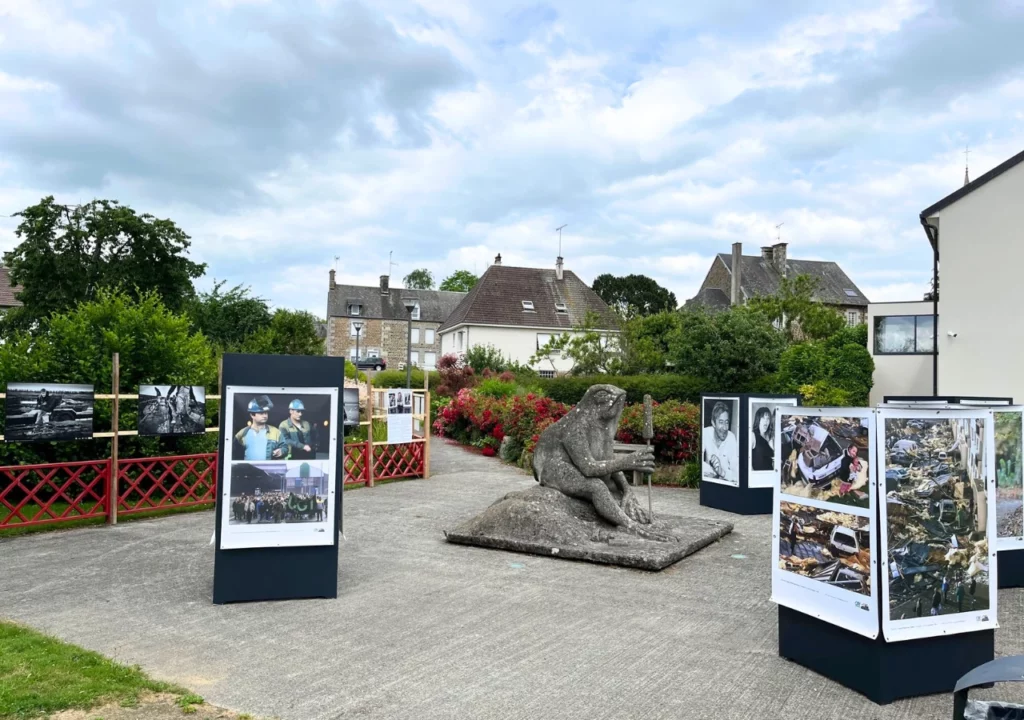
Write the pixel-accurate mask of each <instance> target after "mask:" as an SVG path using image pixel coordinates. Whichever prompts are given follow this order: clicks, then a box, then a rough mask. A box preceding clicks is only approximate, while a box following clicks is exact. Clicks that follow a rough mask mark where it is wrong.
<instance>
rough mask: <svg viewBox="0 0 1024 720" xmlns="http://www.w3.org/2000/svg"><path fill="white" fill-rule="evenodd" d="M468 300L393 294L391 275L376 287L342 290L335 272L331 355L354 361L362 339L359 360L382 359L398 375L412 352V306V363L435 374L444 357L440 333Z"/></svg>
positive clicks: (438, 293) (330, 294)
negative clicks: (433, 371)
mask: <svg viewBox="0 0 1024 720" xmlns="http://www.w3.org/2000/svg"><path fill="white" fill-rule="evenodd" d="M464 297H466V293H458V292H446V291H442V290H408V289H404V288H392V287H391V286H390V278H389V277H388V276H387V275H381V276H380V285H379V286H377V287H364V286H360V285H338V284H336V282H335V278H334V270H331V273H330V284H329V287H328V290H327V354H328V355H335V356H344V357H347V358H349V359H352V360H354V359H355V357H356V336H357V335H358V337H359V343H358V344H359V356H360V357H362V358H366V357H381V358H383V359H384V360H386V361H387V364H388V367H390V368H396V369H397V368H398V367H399V365H401V364H403V363H405V360H406V349H407V348H408V347H409V344H408V336H409V312H408V311H407V310H406V308H405V303H406V301H407V300H408V301H410V302H411V304H412V305H413V311H412V363H413V365H414V366H416V367H423V368H426V369H433V368H434V367H435V366H436V364H437V359H438V357H440V355H439V353H440V351H441V339H440V337H439V335H438V328H439V327H440V326H441V323H442V322H444V320H445V319H446V318H447V317H448V316H449V315H450V314H451V313H452V311H453V310H454V309H455V307H456V306H457V305H458V304H459V302H460V301H461V300H462V299H463V298H464Z"/></svg>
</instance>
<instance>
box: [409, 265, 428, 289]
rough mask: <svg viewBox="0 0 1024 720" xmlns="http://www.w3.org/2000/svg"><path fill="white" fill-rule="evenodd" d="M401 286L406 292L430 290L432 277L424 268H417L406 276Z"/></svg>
mask: <svg viewBox="0 0 1024 720" xmlns="http://www.w3.org/2000/svg"><path fill="white" fill-rule="evenodd" d="M402 284H403V285H404V286H405V288H406V289H408V290H430V289H431V288H432V287H434V276H433V275H432V274H431V272H430V271H429V270H427V269H426V268H419V269H418V270H413V271H412V272H411V273H409V274H408V275H406V276H405V277H404V278H403V279H402Z"/></svg>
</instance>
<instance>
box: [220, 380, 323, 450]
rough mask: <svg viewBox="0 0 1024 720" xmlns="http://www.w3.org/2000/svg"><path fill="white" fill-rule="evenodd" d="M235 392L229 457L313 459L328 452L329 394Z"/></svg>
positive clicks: (232, 405)
mask: <svg viewBox="0 0 1024 720" xmlns="http://www.w3.org/2000/svg"><path fill="white" fill-rule="evenodd" d="M271 390H278V389H276V388H267V392H252V393H234V395H233V398H232V401H231V409H232V415H231V427H230V431H231V441H232V442H231V459H232V460H250V461H263V460H311V459H312V460H315V459H326V458H327V456H328V453H329V452H330V437H331V423H332V416H331V402H332V401H331V395H330V394H327V393H314V392H310V391H309V390H308V389H298V390H297V391H296V392H280V391H279V390H278V391H276V392H271Z"/></svg>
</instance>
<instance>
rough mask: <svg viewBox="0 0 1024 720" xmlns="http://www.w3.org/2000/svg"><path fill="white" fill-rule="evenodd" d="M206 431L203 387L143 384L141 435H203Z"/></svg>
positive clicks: (140, 402) (140, 392) (140, 414)
mask: <svg viewBox="0 0 1024 720" xmlns="http://www.w3.org/2000/svg"><path fill="white" fill-rule="evenodd" d="M205 432H206V388H204V387H202V386H200V385H140V386H139V435H202V434H203V433H205Z"/></svg>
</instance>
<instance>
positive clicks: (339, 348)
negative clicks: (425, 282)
mask: <svg viewBox="0 0 1024 720" xmlns="http://www.w3.org/2000/svg"><path fill="white" fill-rule="evenodd" d="M351 320H352V318H347V317H337V316H334V317H331V318H330V319H329V321H328V323H327V354H328V355H334V356H342V357H349V355H350V351H351V350H353V349H355V346H356V339H355V338H354V337H352V335H351V330H350V327H351V325H350V322H351ZM362 322H363V330H362V332H361V333H360V334H359V352H360V354H361V355H363V356H365V355H366V348H379V349H380V352H381V357H383V358H385V359H386V360H387V361H388V365H390V366H391V367H394V368H397V367H398V364H399V363H403V362H405V358H406V347H407V340H408V332H409V323H408V321H403V320H373V319H367V318H363V319H362ZM412 326H413V328H414V329H416V330H419V342H413V346H412V350H413V363H414V364H421V363H423V362H424V361H425V359H426V358H425V353H428V352H432V353H434V354H435V355H436V358H435V360H436V359H440V357H441V336H440V335H439V334H438V333H437V329H438V328H439V327H440V326H441V325H440V323H429V322H416V321H413V324H412ZM427 330H433V331H434V342H433V343H427V342H426V341H425V340H426V331H427ZM414 340H415V338H414Z"/></svg>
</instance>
